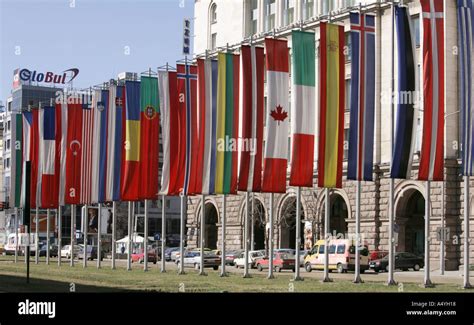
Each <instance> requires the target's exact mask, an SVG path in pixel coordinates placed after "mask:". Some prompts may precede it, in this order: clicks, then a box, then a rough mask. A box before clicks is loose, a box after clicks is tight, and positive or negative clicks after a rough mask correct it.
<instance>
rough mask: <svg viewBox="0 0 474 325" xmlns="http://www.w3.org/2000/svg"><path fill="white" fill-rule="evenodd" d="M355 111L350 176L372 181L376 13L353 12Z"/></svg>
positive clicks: (349, 165)
mask: <svg viewBox="0 0 474 325" xmlns="http://www.w3.org/2000/svg"><path fill="white" fill-rule="evenodd" d="M350 20H351V42H352V43H351V44H352V53H351V71H352V72H351V75H352V77H351V97H350V98H351V104H350V105H351V107H350V109H351V113H350V115H351V116H350V129H349V159H348V169H347V179H351V180H359V181H372V169H373V157H374V110H375V17H374V16H370V15H365V14H362V15H361V14H359V13H351V14H350Z"/></svg>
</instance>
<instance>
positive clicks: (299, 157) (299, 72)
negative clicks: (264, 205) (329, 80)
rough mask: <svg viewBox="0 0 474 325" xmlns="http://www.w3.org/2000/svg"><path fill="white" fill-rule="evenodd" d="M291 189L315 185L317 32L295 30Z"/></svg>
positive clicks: (293, 43)
mask: <svg viewBox="0 0 474 325" xmlns="http://www.w3.org/2000/svg"><path fill="white" fill-rule="evenodd" d="M291 35H292V36H291V38H292V46H293V55H292V66H293V70H292V79H293V84H292V91H291V100H292V104H291V107H292V110H293V111H292V116H291V134H292V146H291V147H292V153H291V172H290V185H291V186H304V187H312V186H313V161H314V134H315V115H316V99H315V97H316V85H315V75H316V67H315V61H316V58H315V51H316V49H315V45H314V42H315V38H314V33H307V32H301V31H293V32H292V34H291Z"/></svg>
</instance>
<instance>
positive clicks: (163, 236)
mask: <svg viewBox="0 0 474 325" xmlns="http://www.w3.org/2000/svg"><path fill="white" fill-rule="evenodd" d="M166 66H167V67H168V64H166ZM161 200H162V201H161V202H162V203H161V273H165V272H166V259H165V250H166V213H165V200H166V199H165V196H164V195H162V197H161Z"/></svg>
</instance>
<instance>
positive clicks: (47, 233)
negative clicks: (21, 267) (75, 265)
mask: <svg viewBox="0 0 474 325" xmlns="http://www.w3.org/2000/svg"><path fill="white" fill-rule="evenodd" d="M50 217H51V214H50V210H49V209H47V210H46V265H49V239H50V238H49V227H50V224H49V219H50Z"/></svg>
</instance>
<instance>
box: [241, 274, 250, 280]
mask: <svg viewBox="0 0 474 325" xmlns="http://www.w3.org/2000/svg"><path fill="white" fill-rule="evenodd" d="M242 278H244V279H250V278H251V276H250V274H244V275H243V276H242Z"/></svg>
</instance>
